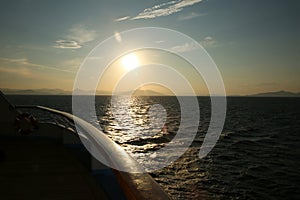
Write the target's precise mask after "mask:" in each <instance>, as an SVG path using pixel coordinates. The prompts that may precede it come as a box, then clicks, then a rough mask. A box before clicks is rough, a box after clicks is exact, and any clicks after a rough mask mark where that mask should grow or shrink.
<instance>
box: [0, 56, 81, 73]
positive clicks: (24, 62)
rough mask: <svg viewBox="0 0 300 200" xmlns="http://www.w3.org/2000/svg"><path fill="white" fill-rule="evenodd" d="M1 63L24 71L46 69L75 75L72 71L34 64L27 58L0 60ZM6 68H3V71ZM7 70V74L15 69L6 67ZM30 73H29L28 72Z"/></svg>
mask: <svg viewBox="0 0 300 200" xmlns="http://www.w3.org/2000/svg"><path fill="white" fill-rule="evenodd" d="M0 62H4V63H6V65H7V64H14V65H13V66H12V67H22V69H25V68H26V69H28V70H29V68H31V69H35V68H38V69H44V70H54V71H59V72H67V73H75V72H74V71H70V70H66V69H60V68H57V67H52V66H47V65H42V64H36V63H32V62H30V61H29V60H28V59H27V58H20V59H15V58H0ZM3 69H4V68H2V71H3ZM5 69H7V72H9V71H11V72H13V71H14V69H13V68H8V67H5ZM27 72H28V71H27Z"/></svg>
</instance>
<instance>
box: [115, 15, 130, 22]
mask: <svg viewBox="0 0 300 200" xmlns="http://www.w3.org/2000/svg"><path fill="white" fill-rule="evenodd" d="M129 18H130V16H125V17H120V18H117V19H115V20H114V21H115V22H121V21H125V20H127V19H129Z"/></svg>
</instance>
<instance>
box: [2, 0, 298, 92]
mask: <svg viewBox="0 0 300 200" xmlns="http://www.w3.org/2000/svg"><path fill="white" fill-rule="evenodd" d="M299 10H300V3H299V2H298V1H297V0H294V1H292V0H284V1H279V0H263V1H262V0H226V1H224V0H203V1H201V0H190V1H188V0H182V1H179V0H175V1H167V0H164V1H159V0H147V1H138V0H131V1H124V0H120V1H115V0H112V1H96V0H93V1H82V0H80V1H79V0H78V1H77V0H63V1H56V0H49V1H46V0H45V1H40V0H6V1H1V6H0V88H11V89H37V88H59V89H64V90H72V89H73V82H74V79H75V76H76V73H77V70H78V69H79V66H80V65H81V63H82V61H83V59H84V58H85V57H86V56H87V55H88V53H89V52H90V51H91V50H92V49H93V48H94V47H95V46H96V45H97V44H99V43H100V42H102V41H103V40H105V39H106V38H108V37H110V36H114V35H116V34H118V33H120V32H122V31H125V30H129V29H132V28H139V27H163V28H168V29H173V30H176V31H179V32H182V33H184V34H186V35H188V36H190V37H191V38H193V39H194V40H196V41H197V42H199V43H200V44H202V45H203V47H204V48H205V49H206V51H207V52H208V53H209V54H210V56H211V57H212V59H213V60H214V62H215V63H216V65H217V66H218V68H219V70H220V72H221V75H222V77H223V80H224V83H225V88H226V91H227V94H229V95H234V94H236V95H244V94H253V93H259V92H266V91H278V90H287V91H292V92H300V79H299V77H300V66H299V52H300V23H299V19H300V12H299ZM149 55H150V54H149ZM142 57H143V58H144V60H145V59H147V54H144V55H143V56H142ZM165 59H167V58H165ZM120 62H122V61H121V60H120ZM124 67H126V64H125V66H124V64H123V69H124ZM112 73H113V72H112ZM106 89H109V87H108V88H106Z"/></svg>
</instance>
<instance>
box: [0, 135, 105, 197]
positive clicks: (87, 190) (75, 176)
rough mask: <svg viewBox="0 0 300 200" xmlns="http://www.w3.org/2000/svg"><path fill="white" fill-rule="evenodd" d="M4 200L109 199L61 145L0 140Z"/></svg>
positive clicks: (0, 184)
mask: <svg viewBox="0 0 300 200" xmlns="http://www.w3.org/2000/svg"><path fill="white" fill-rule="evenodd" d="M0 188H1V194H0V199H73V200H75V199H107V197H106V195H105V192H104V191H103V190H102V189H101V187H100V186H99V185H98V184H97V183H96V181H95V180H94V179H93V178H92V177H91V175H90V172H89V171H88V170H87V169H86V168H85V167H84V166H82V164H81V163H80V162H78V160H77V159H76V158H75V156H74V155H73V154H72V153H71V152H70V151H69V150H68V149H67V148H65V147H64V146H63V145H62V144H61V143H59V142H56V141H53V140H49V139H48V140H45V139H37V138H30V137H26V136H25V137H7V138H2V137H1V139H0Z"/></svg>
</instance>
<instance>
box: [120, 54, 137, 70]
mask: <svg viewBox="0 0 300 200" xmlns="http://www.w3.org/2000/svg"><path fill="white" fill-rule="evenodd" d="M121 63H122V65H123V67H124V68H125V69H126V70H128V71H130V70H133V69H134V68H136V67H138V66H139V59H138V57H137V55H136V54H134V53H130V54H127V55H125V56H124V57H123V58H122V60H121Z"/></svg>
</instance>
